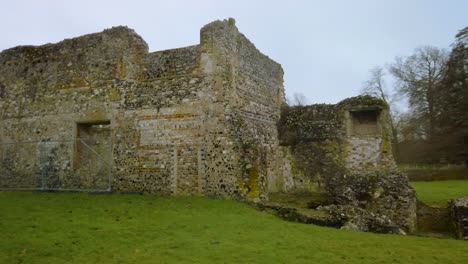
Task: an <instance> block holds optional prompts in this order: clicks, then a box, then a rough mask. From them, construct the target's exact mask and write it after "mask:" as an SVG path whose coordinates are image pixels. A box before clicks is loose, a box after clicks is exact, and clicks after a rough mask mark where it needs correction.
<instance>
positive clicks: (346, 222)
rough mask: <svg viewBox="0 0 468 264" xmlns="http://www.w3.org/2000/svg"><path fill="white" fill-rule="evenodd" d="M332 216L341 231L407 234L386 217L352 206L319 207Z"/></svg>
mask: <svg viewBox="0 0 468 264" xmlns="http://www.w3.org/2000/svg"><path fill="white" fill-rule="evenodd" d="M319 210H323V211H325V212H327V213H328V214H330V215H331V216H332V218H333V219H334V221H333V222H337V223H339V226H341V229H349V230H356V231H371V232H375V233H384V234H399V235H405V234H406V232H405V231H404V230H403V229H401V228H400V226H399V225H398V224H396V223H395V222H393V221H392V219H390V218H389V217H387V216H386V215H381V214H377V213H374V212H371V211H369V210H365V209H362V208H359V207H356V206H350V205H328V206H323V207H319Z"/></svg>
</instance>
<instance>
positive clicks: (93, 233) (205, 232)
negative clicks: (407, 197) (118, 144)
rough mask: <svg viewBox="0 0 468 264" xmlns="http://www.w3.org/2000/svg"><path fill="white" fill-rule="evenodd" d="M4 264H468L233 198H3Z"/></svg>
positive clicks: (428, 241)
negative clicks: (274, 212)
mask: <svg viewBox="0 0 468 264" xmlns="http://www.w3.org/2000/svg"><path fill="white" fill-rule="evenodd" d="M0 208H1V210H0V234H1V236H0V263H425V264H427V263H466V260H467V259H468V250H466V249H467V243H466V242H464V241H457V240H448V239H434V238H424V237H411V236H397V235H378V234H371V233H360V232H353V231H345V230H337V229H332V228H325V227H318V226H314V225H305V224H297V223H292V222H286V221H283V220H280V219H278V218H276V217H274V216H272V215H270V214H268V213H265V212H260V211H256V210H254V209H252V208H250V207H249V206H247V205H245V204H243V203H239V202H235V201H229V200H213V199H208V198H193V197H192V198H190V197H174V198H171V197H154V196H136V195H87V194H78V193H11V192H0Z"/></svg>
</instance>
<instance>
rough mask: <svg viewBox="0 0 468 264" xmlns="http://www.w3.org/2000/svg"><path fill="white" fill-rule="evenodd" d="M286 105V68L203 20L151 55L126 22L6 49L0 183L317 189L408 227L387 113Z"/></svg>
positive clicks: (150, 189)
mask: <svg viewBox="0 0 468 264" xmlns="http://www.w3.org/2000/svg"><path fill="white" fill-rule="evenodd" d="M284 97H285V96H284V87H283V70H282V68H281V65H280V64H278V63H276V62H275V61H273V60H271V59H270V58H268V57H267V56H265V55H263V54H262V53H260V52H259V51H258V50H257V49H256V48H255V46H254V45H253V44H252V43H251V42H250V41H249V40H248V39H247V38H246V37H245V36H244V35H243V34H241V33H240V32H239V31H238V29H237V28H236V26H235V22H234V20H233V19H229V20H224V21H215V22H212V23H210V24H208V25H206V26H204V27H203V28H202V29H201V31H200V44H198V45H194V46H189V47H184V48H178V49H172V50H164V51H157V52H152V53H149V52H148V45H147V44H146V43H145V41H144V40H143V39H142V38H141V37H140V36H139V35H138V34H136V33H135V32H134V31H133V30H131V29H129V28H126V27H115V28H111V29H107V30H104V31H103V32H101V33H95V34H90V35H85V36H81V37H77V38H73V39H66V40H64V41H62V42H59V43H56V44H47V45H43V46H37V47H36V46H19V47H15V48H11V49H8V50H4V51H3V52H1V53H0V155H1V156H0V162H1V163H0V188H42V189H59V190H66V189H80V190H85V189H90V190H96V189H107V190H112V191H117V192H147V193H157V194H187V195H207V196H222V197H224V196H228V197H235V198H243V199H249V200H259V199H268V194H269V193H271V192H277V191H291V190H307V189H308V188H309V185H310V184H312V183H317V182H318V184H320V185H321V186H322V187H323V188H325V189H327V190H328V192H329V193H330V194H333V195H331V196H332V197H333V199H334V203H336V204H344V205H349V206H354V207H356V208H362V209H365V210H371V211H374V212H375V213H377V214H383V215H388V216H389V217H390V218H391V219H393V220H394V222H396V223H398V224H399V225H400V226H402V227H405V228H406V229H412V227H413V225H414V208H413V206H414V202H415V198H414V191H413V190H412V189H411V188H410V187H408V185H407V181H406V178H404V177H403V176H401V175H398V174H391V173H389V172H390V171H393V170H394V167H395V164H394V160H393V157H392V152H391V147H390V143H389V134H388V133H389V128H388V123H387V120H388V107H387V106H386V105H384V104H382V102H381V101H380V100H375V99H373V98H368V97H357V98H354V99H347V100H344V101H342V102H341V103H339V104H337V105H313V106H306V107H294V108H290V107H286V106H285V99H284ZM102 175H106V176H105V177H102ZM388 175H393V176H388ZM382 179H383V180H382ZM385 179H390V180H388V181H387V180H385ZM369 182H371V184H369ZM403 196H404V197H406V198H405V199H401V197H403Z"/></svg>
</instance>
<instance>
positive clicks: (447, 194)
mask: <svg viewBox="0 0 468 264" xmlns="http://www.w3.org/2000/svg"><path fill="white" fill-rule="evenodd" d="M411 185H412V186H413V187H414V189H416V192H417V194H418V198H419V200H421V201H423V202H424V203H426V204H429V205H436V206H445V205H447V202H448V201H449V200H450V199H453V198H458V197H461V196H468V181H427V182H426V181H417V182H411ZM467 263H468V261H467Z"/></svg>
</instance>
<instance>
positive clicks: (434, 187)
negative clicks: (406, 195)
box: [411, 181, 468, 206]
mask: <svg viewBox="0 0 468 264" xmlns="http://www.w3.org/2000/svg"><path fill="white" fill-rule="evenodd" d="M411 185H412V186H413V187H414V189H415V190H416V192H417V195H418V199H419V200H421V201H422V202H424V203H426V204H428V205H433V206H446V205H447V202H448V201H449V200H450V199H453V198H458V197H461V196H468V181H427V182H425V181H418V182H411Z"/></svg>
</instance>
